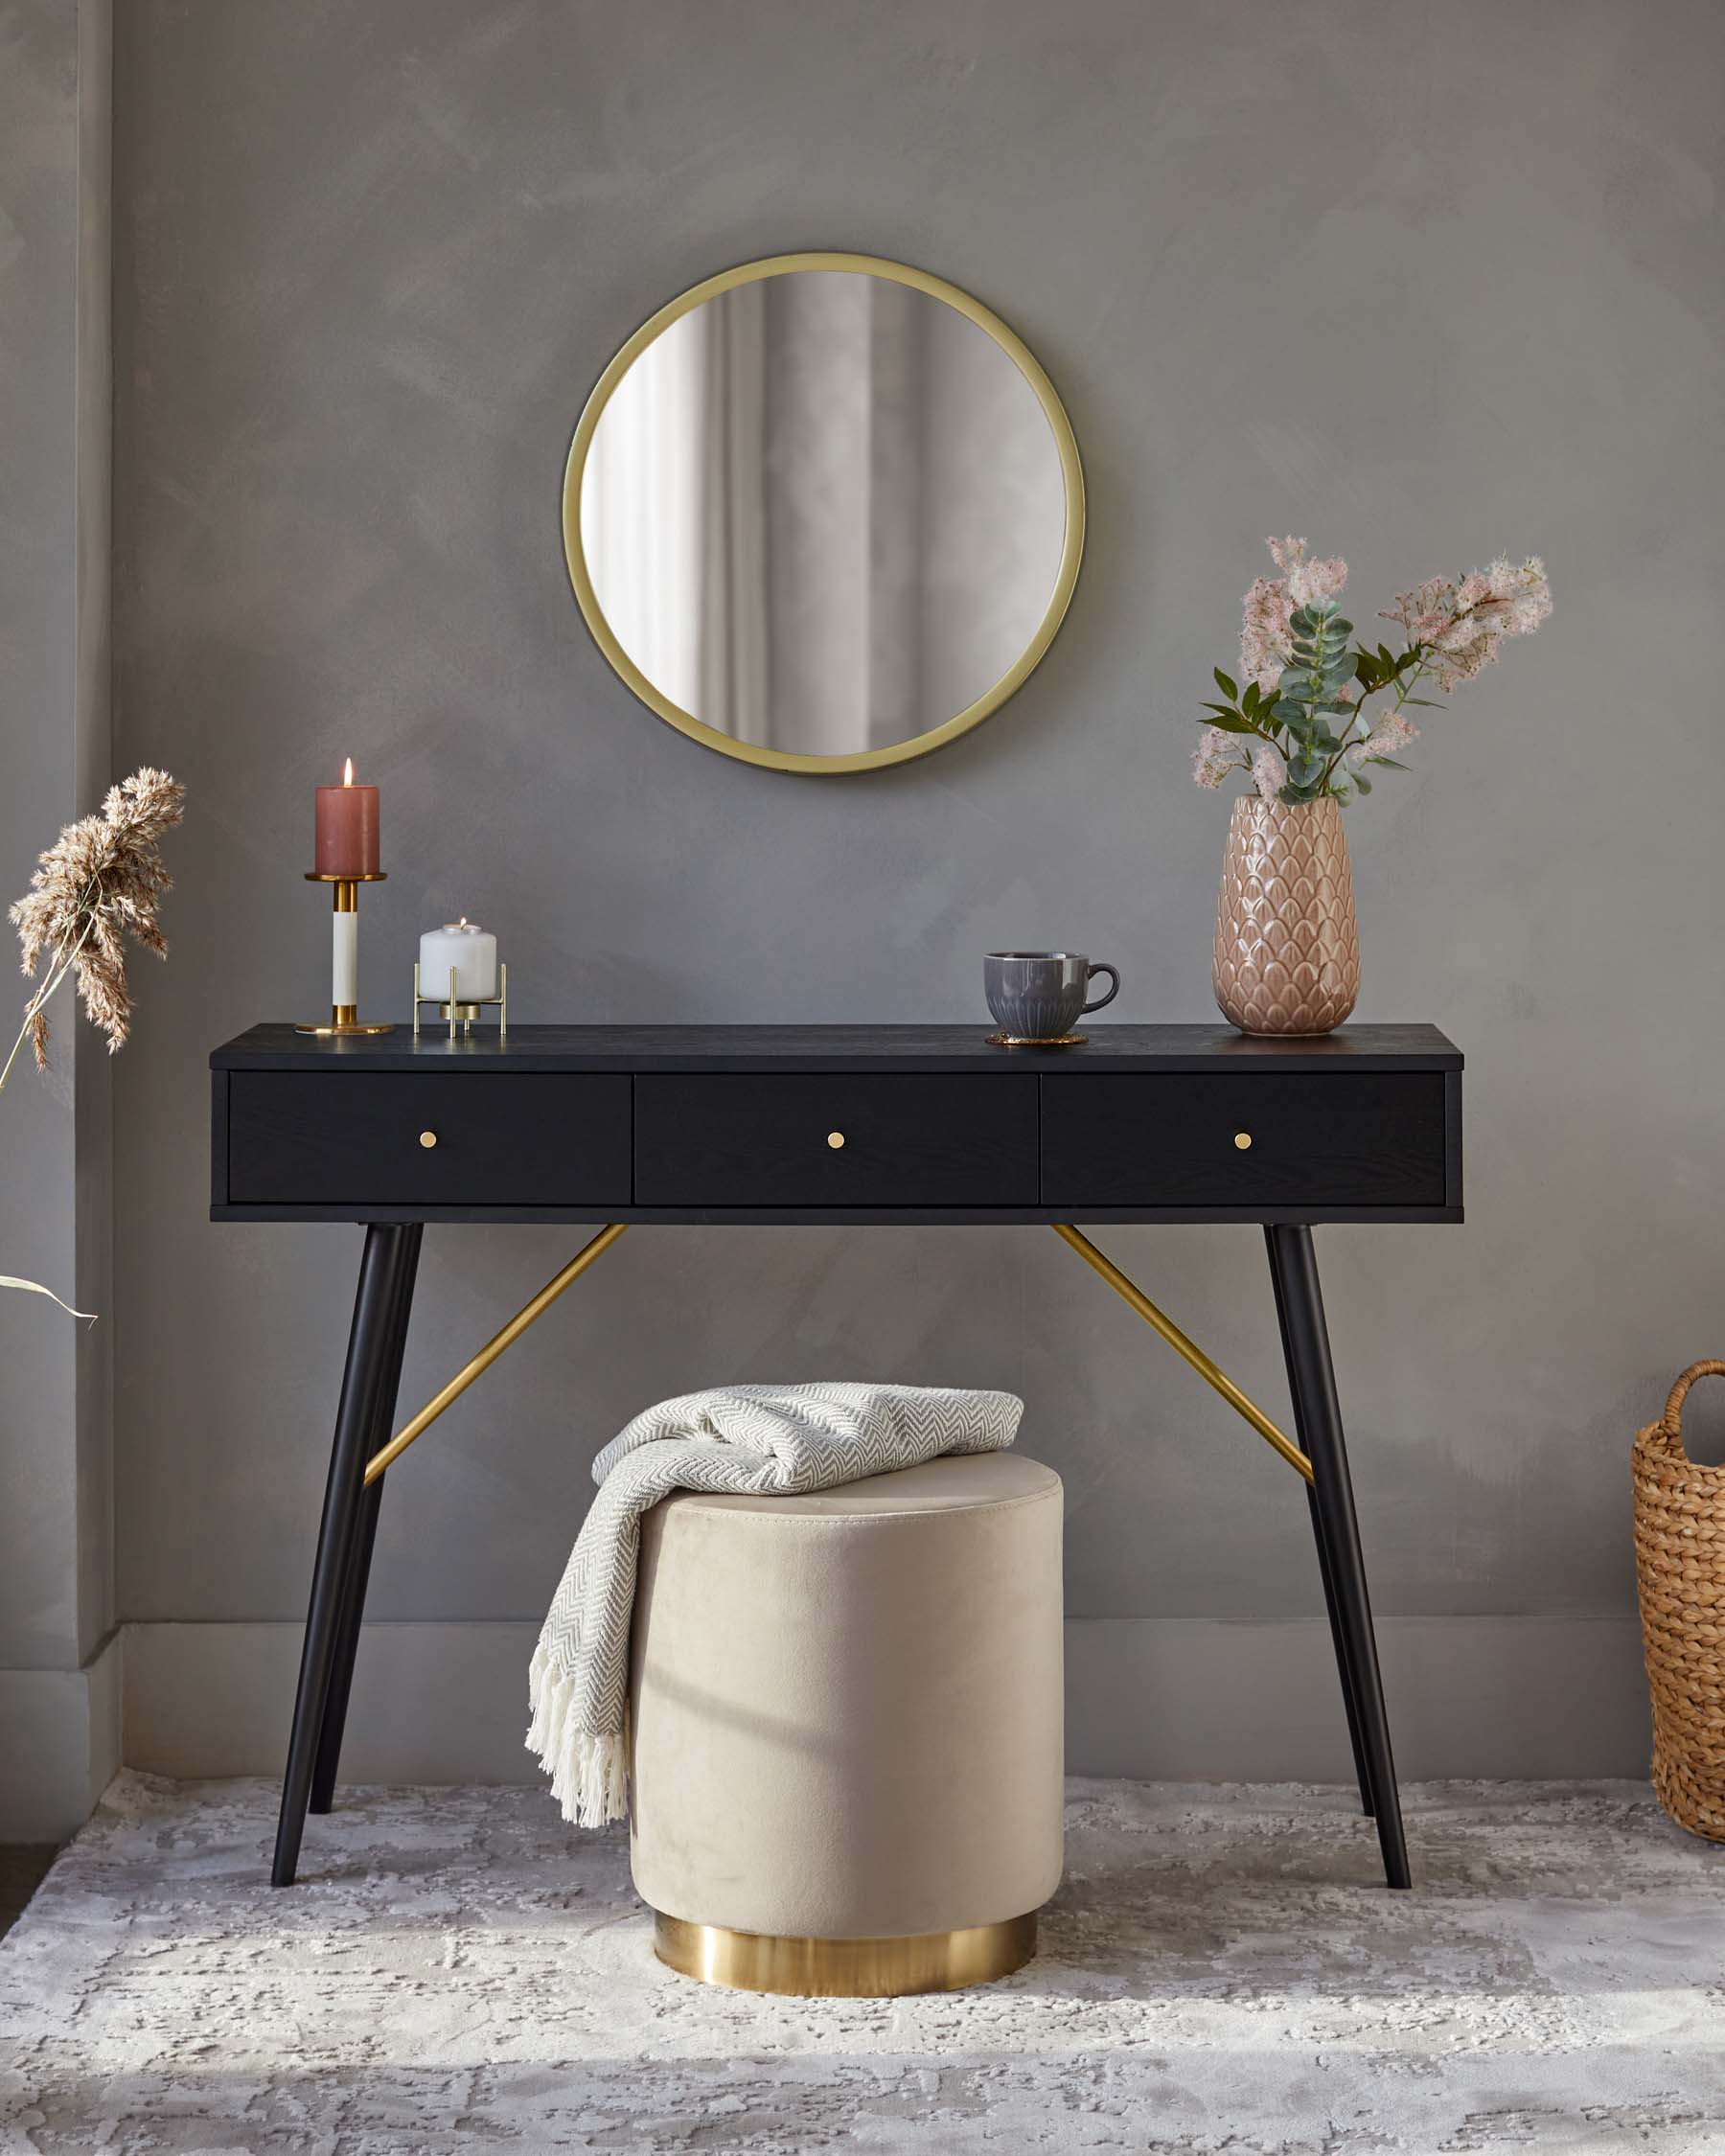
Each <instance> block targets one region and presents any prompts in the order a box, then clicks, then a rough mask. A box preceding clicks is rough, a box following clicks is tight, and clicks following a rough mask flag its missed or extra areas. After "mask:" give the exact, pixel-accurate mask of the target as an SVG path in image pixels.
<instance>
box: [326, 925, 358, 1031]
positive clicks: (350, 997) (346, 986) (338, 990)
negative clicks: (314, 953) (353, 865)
mask: <svg viewBox="0 0 1725 2156" xmlns="http://www.w3.org/2000/svg"><path fill="white" fill-rule="evenodd" d="M334 922H335V945H334V956H335V965H334V976H333V980H332V985H331V989H330V1000H331V1002H332V1003H336V1004H343V1005H347V1006H350V1007H351V1006H352V1005H354V1004H356V1003H357V1002H358V1000H359V909H358V907H357V906H356V907H355V908H354V909H353V911H352V912H350V913H337V914H335V915H334Z"/></svg>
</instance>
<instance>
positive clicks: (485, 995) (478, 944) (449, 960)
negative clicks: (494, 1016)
mask: <svg viewBox="0 0 1725 2156" xmlns="http://www.w3.org/2000/svg"><path fill="white" fill-rule="evenodd" d="M451 966H453V967H454V969H455V1000H456V1001H457V1002H458V1003H489V1002H491V1001H492V1000H493V998H495V995H496V993H497V939H496V937H495V936H494V935H490V934H488V933H487V931H486V930H485V929H482V928H481V927H480V926H479V924H478V922H476V921H470V920H468V919H467V918H466V917H465V916H464V917H463V918H462V919H461V920H459V921H446V922H445V923H444V925H443V927H442V928H441V929H428V930H427V931H426V934H425V935H423V936H421V938H420V994H421V995H422V996H423V997H425V998H426V1001H427V1002H438V1003H442V1002H447V1001H448V999H449V968H450V967H451Z"/></svg>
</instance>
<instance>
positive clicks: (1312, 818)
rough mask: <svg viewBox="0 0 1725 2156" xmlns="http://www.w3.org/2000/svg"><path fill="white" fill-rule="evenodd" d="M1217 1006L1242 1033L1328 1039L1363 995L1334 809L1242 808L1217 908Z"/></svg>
mask: <svg viewBox="0 0 1725 2156" xmlns="http://www.w3.org/2000/svg"><path fill="white" fill-rule="evenodd" d="M1214 977H1215V984H1216V1001H1217V1002H1218V1003H1219V1004H1220V1005H1221V1009H1222V1015H1223V1017H1224V1018H1225V1019H1227V1021H1229V1023H1230V1025H1237V1026H1238V1027H1239V1029H1240V1031H1241V1032H1242V1033H1270V1034H1299V1033H1305V1034H1311V1033H1328V1032H1331V1031H1332V1030H1333V1029H1334V1028H1335V1027H1336V1026H1338V1025H1340V1024H1341V1023H1342V1021H1343V1020H1344V1019H1345V1017H1346V1016H1347V1014H1348V1012H1349V1011H1351V1010H1352V1009H1353V1007H1354V1002H1355V999H1356V998H1358V996H1359V993H1360V937H1359V931H1358V929H1357V928H1356V927H1355V925H1354V901H1353V876H1352V873H1351V871H1350V870H1349V868H1348V865H1347V840H1346V839H1345V837H1343V834H1342V811H1341V810H1340V809H1339V808H1338V807H1337V805H1336V803H1335V802H1334V801H1329V800H1323V801H1297V802H1292V803H1289V804H1286V805H1284V804H1283V803H1282V802H1280V801H1264V800H1261V799H1259V797H1258V796H1257V795H1256V794H1255V793H1249V794H1247V795H1246V796H1245V797H1244V798H1243V799H1242V800H1239V801H1236V802H1235V803H1234V808H1233V819H1232V821H1231V822H1230V824H1229V827H1228V850H1227V852H1226V853H1225V854H1224V855H1223V857H1222V888H1221V891H1220V893H1219V895H1218V897H1217V900H1216V958H1215V975H1214Z"/></svg>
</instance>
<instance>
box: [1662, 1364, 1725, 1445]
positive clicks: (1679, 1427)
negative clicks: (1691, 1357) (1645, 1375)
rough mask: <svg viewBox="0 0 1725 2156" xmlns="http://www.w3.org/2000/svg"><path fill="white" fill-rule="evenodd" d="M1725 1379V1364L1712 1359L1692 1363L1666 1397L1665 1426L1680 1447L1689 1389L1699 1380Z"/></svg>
mask: <svg viewBox="0 0 1725 2156" xmlns="http://www.w3.org/2000/svg"><path fill="white" fill-rule="evenodd" d="M1703 1377H1725V1363H1720V1362H1715V1361H1714V1360H1713V1359H1712V1358H1711V1357H1709V1358H1708V1359H1707V1360H1706V1361H1704V1362H1700V1363H1691V1365H1690V1366H1689V1368H1688V1369H1687V1370H1685V1371H1684V1373H1683V1375H1682V1376H1681V1377H1680V1378H1679V1379H1678V1380H1677V1382H1676V1384H1675V1385H1674V1386H1672V1388H1671V1389H1670V1391H1669V1392H1668V1394H1667V1395H1666V1405H1665V1416H1664V1424H1665V1428H1666V1430H1667V1432H1668V1434H1669V1435H1670V1436H1672V1437H1673V1438H1675V1439H1676V1441H1677V1443H1678V1444H1679V1445H1681V1444H1682V1442H1683V1403H1684V1401H1685V1400H1687V1399H1688V1398H1689V1388H1690V1387H1691V1385H1693V1384H1694V1382H1695V1380H1696V1379H1697V1378H1703Z"/></svg>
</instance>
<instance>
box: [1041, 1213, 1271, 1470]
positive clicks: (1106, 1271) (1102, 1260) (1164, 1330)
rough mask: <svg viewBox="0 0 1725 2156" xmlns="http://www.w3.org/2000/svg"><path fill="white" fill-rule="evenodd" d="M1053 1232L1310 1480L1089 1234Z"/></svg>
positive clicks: (1266, 1422)
mask: <svg viewBox="0 0 1725 2156" xmlns="http://www.w3.org/2000/svg"><path fill="white" fill-rule="evenodd" d="M1054 1232H1055V1234H1056V1235H1058V1236H1059V1237H1060V1239H1061V1241H1062V1242H1063V1243H1069V1244H1070V1245H1071V1247H1072V1249H1073V1250H1076V1251H1077V1253H1078V1255H1079V1256H1080V1257H1081V1258H1082V1259H1083V1260H1084V1262H1085V1264H1086V1265H1088V1266H1091V1267H1092V1269H1093V1270H1094V1271H1095V1272H1097V1273H1100V1274H1101V1275H1102V1277H1103V1279H1104V1280H1106V1281H1107V1282H1108V1284H1109V1286H1110V1287H1111V1288H1112V1289H1113V1290H1114V1291H1115V1295H1117V1296H1120V1297H1121V1298H1122V1300H1124V1301H1125V1302H1127V1303H1130V1305H1131V1306H1132V1308H1133V1309H1134V1310H1136V1311H1137V1312H1138V1316H1139V1317H1140V1318H1141V1319H1143V1320H1144V1322H1145V1324H1147V1325H1153V1326H1154V1327H1155V1328H1156V1330H1157V1331H1158V1332H1159V1333H1161V1337H1162V1338H1163V1340H1165V1341H1166V1342H1167V1343H1168V1345H1169V1346H1170V1347H1171V1348H1172V1349H1173V1350H1174V1352H1175V1353H1176V1354H1177V1355H1183V1356H1184V1358H1185V1360H1186V1361H1187V1362H1188V1363H1189V1364H1190V1365H1192V1367H1193V1369H1195V1370H1196V1371H1197V1373H1198V1375H1199V1376H1200V1377H1201V1378H1202V1379H1203V1380H1204V1382H1205V1384H1206V1385H1208V1386H1213V1387H1214V1388H1215V1389H1216V1390H1217V1391H1218V1392H1219V1393H1221V1395H1222V1397H1223V1399H1224V1400H1226V1401H1227V1402H1228V1404H1229V1406H1230V1408H1232V1409H1234V1410H1235V1411H1237V1412H1238V1413H1240V1414H1242V1415H1244V1416H1245V1418H1246V1420H1247V1421H1248V1422H1249V1423H1251V1425H1252V1427H1253V1430H1255V1431H1256V1432H1257V1434H1258V1435H1259V1436H1260V1437H1261V1438H1263V1440H1264V1442H1265V1443H1266V1444H1267V1445H1270V1446H1273V1447H1274V1448H1275V1450H1276V1452H1278V1453H1279V1454H1280V1455H1281V1456H1282V1457H1283V1459H1285V1460H1286V1461H1287V1463H1288V1465H1289V1466H1290V1467H1292V1468H1294V1469H1295V1470H1297V1472H1298V1473H1299V1474H1301V1475H1303V1476H1304V1477H1305V1479H1306V1480H1307V1481H1308V1482H1309V1481H1310V1480H1311V1479H1312V1463H1311V1461H1310V1460H1309V1459H1308V1458H1307V1457H1306V1456H1305V1455H1304V1453H1302V1452H1301V1451H1300V1449H1299V1446H1298V1445H1297V1444H1296V1443H1295V1442H1294V1440H1293V1438H1291V1437H1289V1436H1286V1435H1284V1434H1283V1433H1282V1432H1281V1431H1279V1430H1278V1429H1277V1428H1276V1425H1275V1423H1273V1422H1272V1421H1271V1420H1270V1417H1269V1416H1268V1415H1267V1414H1266V1413H1265V1412H1264V1411H1263V1409H1262V1408H1260V1407H1259V1406H1258V1405H1257V1404H1256V1402H1255V1401H1253V1400H1249V1399H1248V1398H1247V1397H1246V1395H1245V1393H1243V1392H1242V1391H1241V1390H1240V1388H1239V1387H1238V1386H1237V1385H1236V1384H1235V1383H1234V1381H1233V1380H1232V1378H1230V1376H1229V1375H1228V1373H1227V1372H1226V1371H1225V1370H1219V1369H1218V1368H1217V1367H1216V1365H1215V1364H1214V1363H1212V1362H1211V1361H1210V1359H1209V1357H1208V1356H1207V1354H1206V1353H1205V1352H1204V1350H1203V1348H1201V1347H1199V1346H1198V1345H1197V1344H1196V1343H1195V1342H1192V1341H1189V1340H1187V1338H1186V1337H1185V1335H1184V1333H1183V1332H1182V1331H1181V1329H1180V1327H1179V1326H1178V1325H1177V1324H1176V1323H1175V1322H1174V1320H1173V1319H1172V1318H1170V1317H1168V1316H1167V1315H1166V1313H1165V1312H1163V1311H1161V1310H1159V1309H1158V1308H1157V1307H1156V1305H1155V1303H1153V1302H1152V1301H1151V1300H1150V1297H1149V1296H1147V1295H1145V1293H1144V1291H1143V1290H1142V1289H1141V1288H1139V1287H1138V1286H1136V1285H1135V1284H1134V1283H1133V1282H1132V1281H1131V1280H1129V1279H1128V1278H1127V1277H1126V1275H1125V1273H1122V1272H1121V1271H1120V1269H1119V1267H1118V1266H1117V1265H1115V1264H1114V1263H1113V1262H1112V1261H1111V1260H1110V1259H1108V1258H1106V1257H1104V1256H1103V1254H1102V1252H1101V1251H1100V1250H1097V1248H1096V1246H1095V1245H1094V1244H1093V1243H1092V1241H1091V1239H1090V1237H1089V1236H1088V1235H1081V1234H1080V1233H1079V1232H1078V1230H1077V1229H1076V1228H1075V1227H1067V1226H1065V1225H1064V1224H1062V1223H1060V1222H1056V1223H1055V1225H1054Z"/></svg>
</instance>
